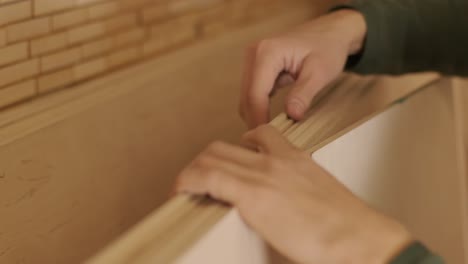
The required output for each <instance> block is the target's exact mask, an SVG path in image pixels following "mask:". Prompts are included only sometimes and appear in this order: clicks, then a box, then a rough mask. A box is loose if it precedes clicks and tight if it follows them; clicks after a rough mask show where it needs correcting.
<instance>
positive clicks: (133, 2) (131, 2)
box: [119, 0, 167, 10]
mask: <svg viewBox="0 0 468 264" xmlns="http://www.w3.org/2000/svg"><path fill="white" fill-rule="evenodd" d="M164 1H166V2H167V0H119V3H120V7H121V9H122V10H132V9H135V8H139V9H141V8H146V7H147V6H148V5H149V4H154V3H155V2H156V3H157V2H164Z"/></svg>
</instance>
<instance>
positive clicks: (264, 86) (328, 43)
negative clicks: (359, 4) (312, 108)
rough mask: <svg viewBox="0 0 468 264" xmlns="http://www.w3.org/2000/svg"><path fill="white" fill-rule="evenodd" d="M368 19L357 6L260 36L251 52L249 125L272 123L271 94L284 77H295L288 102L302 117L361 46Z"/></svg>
mask: <svg viewBox="0 0 468 264" xmlns="http://www.w3.org/2000/svg"><path fill="white" fill-rule="evenodd" d="M366 31H367V28H366V22H365V20H364V17H363V16H362V15H361V14H360V13H359V12H357V11H354V10H340V11H335V12H333V13H330V14H328V15H325V16H322V17H319V18H318V19H315V20H312V21H311V22H308V23H306V24H303V25H301V26H300V27H298V28H296V29H294V30H291V31H289V32H288V33H286V34H283V35H280V36H277V37H274V38H269V39H265V40H261V41H259V42H258V43H256V44H255V45H253V46H252V47H251V48H250V49H249V51H248V53H247V62H246V68H245V74H244V84H243V88H242V93H241V102H240V114H241V116H242V117H243V119H244V120H245V121H246V123H247V125H248V126H249V127H250V128H254V127H256V126H258V125H261V124H265V123H267V122H268V121H269V105H270V95H271V94H272V93H273V92H274V89H275V84H276V83H277V82H281V80H280V79H281V78H280V76H284V73H286V74H287V75H288V76H290V77H292V78H293V79H294V81H295V83H294V85H293V88H292V90H291V91H290V93H289V94H288V96H287V98H286V102H285V107H286V112H287V114H288V115H289V116H290V117H291V118H293V119H295V120H300V119H302V118H303V116H304V113H305V112H306V110H307V108H308V107H309V105H310V103H311V101H312V99H313V98H314V96H315V95H316V94H317V93H318V92H319V91H320V90H321V89H322V88H323V87H325V86H326V85H327V84H328V83H329V82H331V81H332V80H333V79H335V78H336V77H337V76H338V75H339V74H340V73H341V72H342V71H343V69H344V66H345V64H346V61H347V58H348V56H349V55H351V54H355V53H357V52H359V51H360V50H361V49H362V46H363V43H364V39H365V35H366Z"/></svg>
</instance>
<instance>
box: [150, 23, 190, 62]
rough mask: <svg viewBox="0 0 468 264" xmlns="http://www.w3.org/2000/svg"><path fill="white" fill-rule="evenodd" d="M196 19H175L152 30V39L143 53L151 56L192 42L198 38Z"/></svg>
mask: <svg viewBox="0 0 468 264" xmlns="http://www.w3.org/2000/svg"><path fill="white" fill-rule="evenodd" d="M194 21H196V18H195V17H187V18H183V19H175V20H173V21H171V22H167V23H165V24H158V25H155V26H153V27H152V28H151V34H150V35H151V39H150V40H149V41H147V42H146V43H145V44H144V47H143V52H144V53H145V54H150V53H153V52H159V51H161V50H163V49H166V48H168V47H172V46H174V45H178V44H181V43H184V42H188V41H191V40H193V39H195V37H196V30H195V27H194V23H195V22H194Z"/></svg>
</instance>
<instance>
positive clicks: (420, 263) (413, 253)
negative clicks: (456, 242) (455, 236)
mask: <svg viewBox="0 0 468 264" xmlns="http://www.w3.org/2000/svg"><path fill="white" fill-rule="evenodd" d="M443 263H444V261H443V260H442V258H440V257H439V256H436V255H434V254H432V253H431V252H430V251H429V250H428V249H427V248H426V247H424V246H423V245H422V244H421V243H419V242H416V243H413V244H412V245H410V246H409V247H408V248H406V249H405V250H404V251H403V252H402V253H401V254H400V255H399V256H397V257H396V258H395V259H393V260H392V261H391V262H390V264H443Z"/></svg>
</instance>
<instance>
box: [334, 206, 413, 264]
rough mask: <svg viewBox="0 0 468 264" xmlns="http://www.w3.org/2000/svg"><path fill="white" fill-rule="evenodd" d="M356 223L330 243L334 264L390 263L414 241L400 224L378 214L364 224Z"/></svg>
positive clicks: (370, 217)
mask: <svg viewBox="0 0 468 264" xmlns="http://www.w3.org/2000/svg"><path fill="white" fill-rule="evenodd" d="M356 224H357V226H355V227H354V228H353V229H352V230H353V232H350V233H348V234H347V235H346V236H345V237H341V238H340V239H338V240H337V241H335V242H336V243H333V244H334V246H333V247H331V249H332V250H331V253H332V254H333V255H334V256H335V257H336V263H353V264H354V263H359V264H366V263H369V264H371V263H389V262H390V261H392V259H394V258H395V257H396V256H398V254H400V252H402V251H403V250H404V249H405V248H406V247H408V246H409V245H411V244H412V243H413V242H414V241H415V240H414V238H413V236H412V235H411V234H410V232H409V231H408V230H407V229H406V228H405V227H404V226H403V225H402V224H400V223H398V222H397V221H395V220H393V219H390V218H387V217H386V216H383V215H380V214H375V215H372V216H368V218H367V221H366V224H365V225H363V224H362V223H356Z"/></svg>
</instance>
